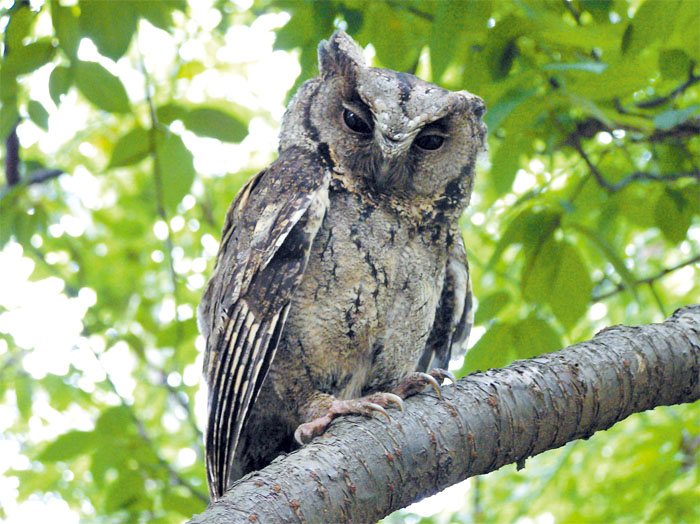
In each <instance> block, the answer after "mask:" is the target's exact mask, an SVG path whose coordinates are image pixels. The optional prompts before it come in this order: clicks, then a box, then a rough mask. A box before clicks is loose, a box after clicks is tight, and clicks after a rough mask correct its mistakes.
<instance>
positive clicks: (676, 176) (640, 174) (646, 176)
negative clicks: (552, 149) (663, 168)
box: [571, 141, 700, 193]
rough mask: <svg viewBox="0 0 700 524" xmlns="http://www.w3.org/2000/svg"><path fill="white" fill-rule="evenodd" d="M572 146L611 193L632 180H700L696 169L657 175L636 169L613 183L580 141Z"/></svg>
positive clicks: (596, 178)
mask: <svg viewBox="0 0 700 524" xmlns="http://www.w3.org/2000/svg"><path fill="white" fill-rule="evenodd" d="M571 146H572V147H573V148H574V149H575V150H576V152H577V153H578V154H579V156H580V157H581V158H582V159H583V161H584V162H585V163H586V165H587V166H588V169H589V170H590V172H591V174H592V175H593V178H595V180H596V182H598V185H599V186H600V187H602V188H604V189H605V190H607V191H608V192H609V193H615V192H616V191H619V190H621V189H622V188H623V187H625V186H628V185H629V184H631V183H632V182H636V181H639V180H651V181H656V182H671V181H674V180H680V179H681V178H695V179H696V180H698V181H700V171H699V170H697V169H696V170H694V171H681V172H679V173H667V174H663V175H655V174H654V173H649V172H648V171H636V172H634V173H632V174H630V175H628V176H626V177H625V178H623V179H622V180H620V181H619V182H616V183H614V184H613V183H611V182H608V181H607V180H605V178H604V177H603V175H602V174H601V173H600V171H598V168H597V167H596V166H595V164H593V162H592V161H591V159H590V157H589V156H588V155H587V154H586V152H585V151H584V150H583V148H582V147H581V144H580V142H578V141H572V143H571Z"/></svg>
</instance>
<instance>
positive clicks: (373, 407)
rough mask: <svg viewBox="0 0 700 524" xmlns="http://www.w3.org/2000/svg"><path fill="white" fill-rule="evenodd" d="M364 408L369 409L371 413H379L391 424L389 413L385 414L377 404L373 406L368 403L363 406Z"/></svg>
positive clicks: (384, 410) (372, 403)
mask: <svg viewBox="0 0 700 524" xmlns="http://www.w3.org/2000/svg"><path fill="white" fill-rule="evenodd" d="M365 407H367V408H369V409H371V410H372V411H373V412H374V411H376V412H377V413H381V414H382V415H384V416H385V417H386V419H387V420H388V421H389V422H391V417H390V416H389V413H387V412H386V409H384V408H383V407H381V406H380V405H379V404H375V403H374V402H368V403H367V404H365Z"/></svg>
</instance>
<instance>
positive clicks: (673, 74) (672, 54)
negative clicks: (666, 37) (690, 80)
mask: <svg viewBox="0 0 700 524" xmlns="http://www.w3.org/2000/svg"><path fill="white" fill-rule="evenodd" d="M659 70H660V71H661V74H662V75H663V76H664V77H665V78H667V79H669V80H674V79H676V78H684V77H685V76H687V75H688V71H690V57H689V56H688V55H687V54H686V53H685V51H683V50H682V49H664V50H662V51H661V52H660V53H659Z"/></svg>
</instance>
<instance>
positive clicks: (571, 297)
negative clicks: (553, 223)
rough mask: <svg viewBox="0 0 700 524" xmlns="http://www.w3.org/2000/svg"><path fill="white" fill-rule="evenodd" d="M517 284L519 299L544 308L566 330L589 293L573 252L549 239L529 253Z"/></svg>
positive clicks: (589, 285) (582, 309) (585, 305)
mask: <svg viewBox="0 0 700 524" xmlns="http://www.w3.org/2000/svg"><path fill="white" fill-rule="evenodd" d="M521 282H522V290H523V295H525V297H526V298H527V299H528V300H531V301H533V302H536V303H539V304H548V305H549V306H550V307H551V308H552V312H553V313H554V315H555V316H556V317H557V319H558V320H559V321H560V322H561V323H562V324H563V325H564V326H565V327H566V328H567V329H570V328H571V327H573V325H574V324H575V323H576V321H577V320H578V319H579V318H581V316H583V314H584V313H585V312H586V310H587V308H588V303H589V301H590V297H591V291H592V289H593V284H592V282H591V277H590V275H589V273H588V270H587V269H586V266H585V265H584V264H583V261H582V260H581V257H580V255H579V254H578V251H577V250H576V248H575V247H573V246H572V245H571V244H568V243H565V242H560V241H556V240H554V239H553V238H549V239H547V240H546V241H545V242H543V243H541V244H540V245H539V246H538V248H536V249H533V250H532V251H531V253H530V255H529V256H528V260H527V262H526V264H525V265H524V266H523V272H522V275H521Z"/></svg>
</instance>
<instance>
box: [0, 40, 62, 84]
mask: <svg viewBox="0 0 700 524" xmlns="http://www.w3.org/2000/svg"><path fill="white" fill-rule="evenodd" d="M55 52H56V48H55V47H54V45H53V42H52V41H51V39H50V38H42V39H39V40H37V41H36V42H32V43H31V44H29V45H25V46H22V47H19V48H17V49H15V50H14V51H12V52H11V53H8V54H7V56H6V57H5V60H4V61H3V73H4V74H9V75H12V76H19V75H25V74H27V73H31V72H32V71H35V70H37V69H39V68H40V67H41V66H43V65H44V64H47V63H48V62H50V61H51V59H52V58H53V55H54V53H55Z"/></svg>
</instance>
